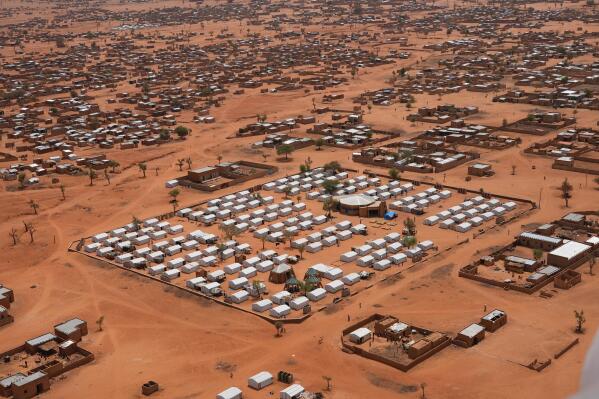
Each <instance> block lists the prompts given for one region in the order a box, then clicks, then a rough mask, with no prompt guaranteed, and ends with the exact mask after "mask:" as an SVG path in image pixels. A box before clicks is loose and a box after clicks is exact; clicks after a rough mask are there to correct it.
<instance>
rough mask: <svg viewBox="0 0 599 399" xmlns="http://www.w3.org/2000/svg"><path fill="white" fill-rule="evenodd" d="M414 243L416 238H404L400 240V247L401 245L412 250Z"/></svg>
mask: <svg viewBox="0 0 599 399" xmlns="http://www.w3.org/2000/svg"><path fill="white" fill-rule="evenodd" d="M416 243H417V241H416V237H414V236H404V237H403V238H402V239H401V245H403V246H404V247H406V248H412V247H413V246H414V245H416Z"/></svg>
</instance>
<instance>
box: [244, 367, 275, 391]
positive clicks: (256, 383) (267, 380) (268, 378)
mask: <svg viewBox="0 0 599 399" xmlns="http://www.w3.org/2000/svg"><path fill="white" fill-rule="evenodd" d="M272 383H273V377H272V374H270V373H269V372H268V371H261V372H259V373H258V374H256V375H253V376H251V377H250V378H249V379H248V386H249V387H250V388H253V389H256V390H260V389H262V388H264V387H267V386H269V385H271V384H272Z"/></svg>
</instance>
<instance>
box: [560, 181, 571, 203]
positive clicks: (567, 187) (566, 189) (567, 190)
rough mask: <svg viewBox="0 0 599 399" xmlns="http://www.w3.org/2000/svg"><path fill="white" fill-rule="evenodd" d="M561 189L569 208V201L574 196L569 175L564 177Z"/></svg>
mask: <svg viewBox="0 0 599 399" xmlns="http://www.w3.org/2000/svg"><path fill="white" fill-rule="evenodd" d="M559 190H560V193H561V197H562V199H563V200H564V203H565V205H566V208H568V207H569V201H570V199H571V198H572V190H573V187H572V185H571V184H570V182H568V178H567V177H566V178H565V179H564V181H563V182H562V184H561V185H560V187H559Z"/></svg>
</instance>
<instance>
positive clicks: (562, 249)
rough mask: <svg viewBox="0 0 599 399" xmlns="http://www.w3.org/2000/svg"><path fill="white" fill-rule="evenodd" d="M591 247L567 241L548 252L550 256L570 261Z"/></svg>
mask: <svg viewBox="0 0 599 399" xmlns="http://www.w3.org/2000/svg"><path fill="white" fill-rule="evenodd" d="M590 249H591V247H590V246H589V245H586V244H582V243H580V242H577V241H568V242H566V243H565V244H563V245H561V246H559V247H557V248H555V249H554V250H553V251H551V252H549V254H550V255H553V256H559V257H562V258H566V259H572V258H574V257H576V256H578V255H579V254H581V253H583V252H586V251H588V250H590Z"/></svg>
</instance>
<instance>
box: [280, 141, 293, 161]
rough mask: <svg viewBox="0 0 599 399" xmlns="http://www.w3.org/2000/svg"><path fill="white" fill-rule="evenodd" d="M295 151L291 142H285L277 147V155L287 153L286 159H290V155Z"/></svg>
mask: <svg viewBox="0 0 599 399" xmlns="http://www.w3.org/2000/svg"><path fill="white" fill-rule="evenodd" d="M292 153H293V147H292V146H290V145H289V144H283V145H280V146H278V147H277V155H285V160H287V159H289V155H290V154H292Z"/></svg>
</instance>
